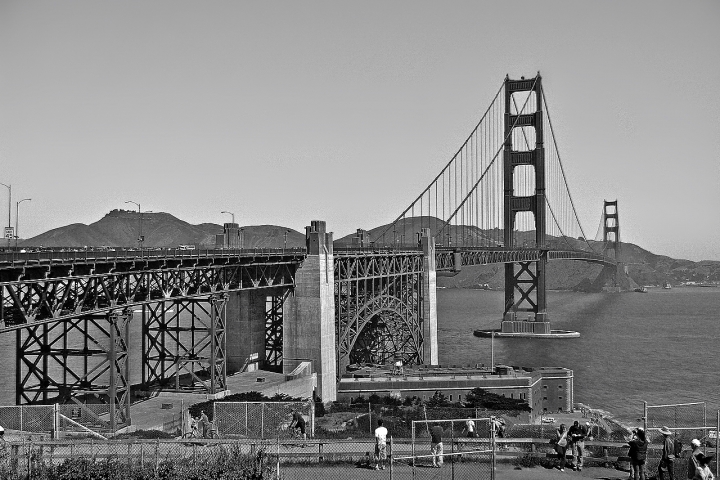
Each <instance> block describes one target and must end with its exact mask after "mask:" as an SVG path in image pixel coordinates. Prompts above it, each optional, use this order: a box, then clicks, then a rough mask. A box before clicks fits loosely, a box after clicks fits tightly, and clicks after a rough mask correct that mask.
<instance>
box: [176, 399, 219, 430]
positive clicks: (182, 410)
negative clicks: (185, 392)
mask: <svg viewBox="0 0 720 480" xmlns="http://www.w3.org/2000/svg"><path fill="white" fill-rule="evenodd" d="M213 418H215V404H214V403H213ZM186 423H187V422H186V421H185V401H184V400H183V399H182V398H181V399H180V438H184V437H185V428H187V426H186V425H185V424H186Z"/></svg>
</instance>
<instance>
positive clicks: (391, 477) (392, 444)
mask: <svg viewBox="0 0 720 480" xmlns="http://www.w3.org/2000/svg"><path fill="white" fill-rule="evenodd" d="M394 457H395V444H394V443H393V437H392V435H390V454H389V455H388V458H390V480H393V461H394Z"/></svg>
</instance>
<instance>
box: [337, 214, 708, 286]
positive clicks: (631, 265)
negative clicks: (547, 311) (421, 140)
mask: <svg viewBox="0 0 720 480" xmlns="http://www.w3.org/2000/svg"><path fill="white" fill-rule="evenodd" d="M442 227H443V222H442V220H440V219H438V218H435V217H410V218H405V219H403V220H402V221H401V222H399V223H398V225H397V226H396V227H395V231H394V232H393V230H392V229H391V228H390V229H389V228H388V225H381V226H378V227H375V228H372V229H370V230H368V231H367V233H368V235H369V237H370V240H374V241H375V242H376V243H375V245H377V246H379V247H380V246H383V245H388V246H392V245H393V243H395V245H397V246H401V245H403V244H404V245H406V246H414V244H415V241H416V240H415V233H411V232H419V231H420V229H421V228H430V233H431V234H432V235H436V234H437V232H438V231H439V229H440V228H442ZM383 232H385V238H384V240H383V238H382V233H383ZM442 236H443V237H444V238H442V239H436V242H437V243H442V244H443V245H444V246H448V245H450V246H452V245H453V244H455V243H457V242H458V241H459V240H461V241H465V242H468V243H469V242H472V241H474V242H476V243H478V244H480V243H482V244H487V243H490V244H493V243H494V244H500V243H501V242H502V238H503V231H502V230H498V229H494V230H481V229H479V228H477V227H473V226H455V225H451V226H448V227H447V228H446V229H445V231H444V232H443V235H442ZM354 237H356V234H351V235H346V236H345V237H342V238H339V239H337V240H336V241H335V243H336V244H340V245H352V244H353V243H354V241H355V240H354ZM534 238H535V232H534V231H528V232H520V235H519V236H518V242H519V243H527V244H532V243H533V240H534ZM440 240H442V242H440ZM548 243H549V245H548V246H550V247H551V248H552V247H553V246H560V245H563V246H567V245H568V244H569V245H570V246H571V247H572V248H574V249H579V250H589V249H590V248H589V247H588V243H589V244H590V246H591V247H593V249H594V250H600V249H601V248H602V245H601V243H600V242H595V241H592V240H591V241H589V242H588V243H586V242H585V241H583V240H580V239H574V238H565V239H559V238H556V239H551V240H550V241H549V242H548ZM622 259H623V261H624V262H625V264H626V265H627V268H628V275H629V276H630V278H631V279H632V280H633V281H634V282H635V283H637V284H638V285H663V284H664V283H665V282H668V283H670V284H671V285H680V284H685V283H688V282H690V283H697V284H707V283H713V282H714V283H717V284H720V262H717V261H702V262H693V261H690V260H679V259H673V258H670V257H667V256H664V255H657V254H654V253H652V252H649V251H647V250H645V249H643V248H641V247H639V246H637V245H635V244H632V243H623V245H622ZM601 271H602V266H600V265H596V264H592V263H587V262H581V261H571V260H557V261H552V262H549V263H548V271H547V287H548V288H549V289H553V290H573V289H576V290H587V289H589V288H591V285H592V284H593V282H594V281H595V280H596V279H597V277H598V275H599V274H600V272H601ZM504 279H505V269H504V267H503V265H500V264H495V265H478V266H475V267H464V268H463V269H462V270H461V272H460V273H459V274H457V275H454V276H443V275H442V274H441V275H439V276H438V286H441V287H446V288H478V286H480V285H484V284H488V285H489V286H490V288H493V289H502V288H504V285H505V283H504V282H505V280H504Z"/></svg>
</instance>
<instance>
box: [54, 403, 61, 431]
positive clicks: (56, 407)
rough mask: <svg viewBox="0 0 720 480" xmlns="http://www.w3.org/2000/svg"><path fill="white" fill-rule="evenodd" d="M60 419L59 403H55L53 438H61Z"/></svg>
mask: <svg viewBox="0 0 720 480" xmlns="http://www.w3.org/2000/svg"><path fill="white" fill-rule="evenodd" d="M59 419H60V416H59V412H58V404H57V403H54V404H53V439H55V440H59V439H60V425H58V423H59V422H58V420H59Z"/></svg>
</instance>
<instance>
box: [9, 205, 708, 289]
mask: <svg viewBox="0 0 720 480" xmlns="http://www.w3.org/2000/svg"><path fill="white" fill-rule="evenodd" d="M139 220H140V217H139V214H138V213H137V212H135V211H129V210H113V211H111V212H110V213H108V214H107V215H105V216H104V217H103V218H102V219H100V220H98V221H97V222H95V223H92V224H90V225H84V224H82V223H74V224H72V225H67V226H65V227H60V228H55V229H53V230H50V231H48V232H45V233H43V234H40V235H38V236H36V237H33V238H30V239H27V240H23V241H20V242H19V245H22V246H33V247H38V246H41V245H42V246H43V247H71V248H77V247H83V246H85V245H87V246H101V245H107V246H111V247H134V246H137V235H138V232H139V227H140V222H139ZM442 226H443V222H442V221H441V220H439V219H437V218H433V217H422V218H420V217H412V218H407V219H405V220H404V222H401V223H400V224H398V225H397V226H396V227H395V232H394V233H393V231H392V230H387V232H386V236H385V242H384V245H388V246H392V245H393V239H395V241H396V242H397V245H398V246H400V244H401V243H404V244H405V245H414V244H415V242H416V234H415V232H419V231H420V229H421V228H430V231H431V234H433V235H435V234H436V233H437V232H438V231H439V229H440V228H442ZM242 228H243V231H244V237H245V247H247V248H281V247H283V245H285V233H286V232H287V247H289V248H291V247H304V246H305V234H304V233H302V232H298V231H296V230H292V229H288V228H286V227H282V226H278V225H252V226H244V227H242ZM386 229H387V225H381V226H378V227H375V228H372V229H370V230H368V233H369V237H370V240H374V241H376V242H377V243H376V244H375V245H376V246H378V247H380V246H382V245H383V242H382V239H379V238H378V237H379V235H380V234H381V233H382V232H383V231H385V230H386ZM222 231H223V227H222V226H221V225H217V224H214V223H202V224H200V225H191V224H189V223H187V222H185V221H183V220H180V219H178V218H176V217H174V216H173V215H170V214H169V213H145V214H143V235H144V236H145V246H147V247H175V246H178V245H197V246H198V247H200V248H212V247H214V246H215V235H216V234H218V233H222ZM502 233H503V232H502V230H497V229H495V230H490V231H488V230H481V229H479V228H477V227H472V226H467V227H458V226H452V227H450V228H449V229H447V230H446V231H445V232H444V235H443V237H444V238H443V239H442V242H440V240H439V239H438V240H437V241H438V243H442V244H443V245H448V243H449V244H450V245H453V244H457V243H458V242H459V241H470V240H474V241H476V242H477V243H488V242H493V243H497V242H498V239H502ZM534 235H535V234H534V232H522V235H521V236H520V237H519V242H521V243H522V242H525V241H527V242H528V243H532V240H533V238H534ZM355 236H356V234H351V235H346V236H344V237H342V238H339V239H337V240H336V241H335V245H336V246H348V245H352V244H353V243H354V240H353V237H355ZM555 241H556V242H558V243H559V242H560V240H555ZM564 241H565V240H564ZM566 241H567V242H569V243H571V245H572V246H573V248H577V249H583V248H585V249H587V244H586V243H585V242H584V241H581V240H576V239H567V240H566ZM552 243H553V242H552V241H551V244H550V246H551V247H552V246H553V245H552ZM594 243H596V242H592V241H591V242H590V244H591V245H593V244H594ZM593 246H596V245H593ZM622 257H623V259H624V261H625V262H626V264H627V267H628V272H629V274H630V277H631V278H632V279H633V280H634V281H635V282H636V283H637V284H639V285H662V284H663V283H665V282H669V283H670V284H672V285H679V284H681V283H687V282H694V283H700V284H701V283H713V282H714V283H720V262H719V261H702V262H692V261H690V260H677V259H673V258H670V257H667V256H664V255H656V254H654V253H651V252H648V251H647V250H644V249H642V248H641V247H639V246H637V245H634V244H632V243H624V244H623V250H622ZM601 269H602V268H601V267H600V266H599V265H595V264H591V263H586V262H580V261H568V260H562V261H553V262H550V263H549V264H548V275H547V285H548V288H550V289H576V288H584V287H583V286H584V285H588V284H591V283H592V282H593V281H594V280H595V279H596V278H597V276H598V274H599V273H600V270H601ZM504 275H505V273H504V269H503V266H502V265H482V266H477V267H465V268H463V269H462V271H461V272H460V273H459V274H458V275H456V276H453V277H445V276H440V277H439V278H438V285H439V286H444V287H457V288H472V287H473V286H477V285H482V284H486V283H487V284H489V285H490V286H491V288H503V285H504Z"/></svg>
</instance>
